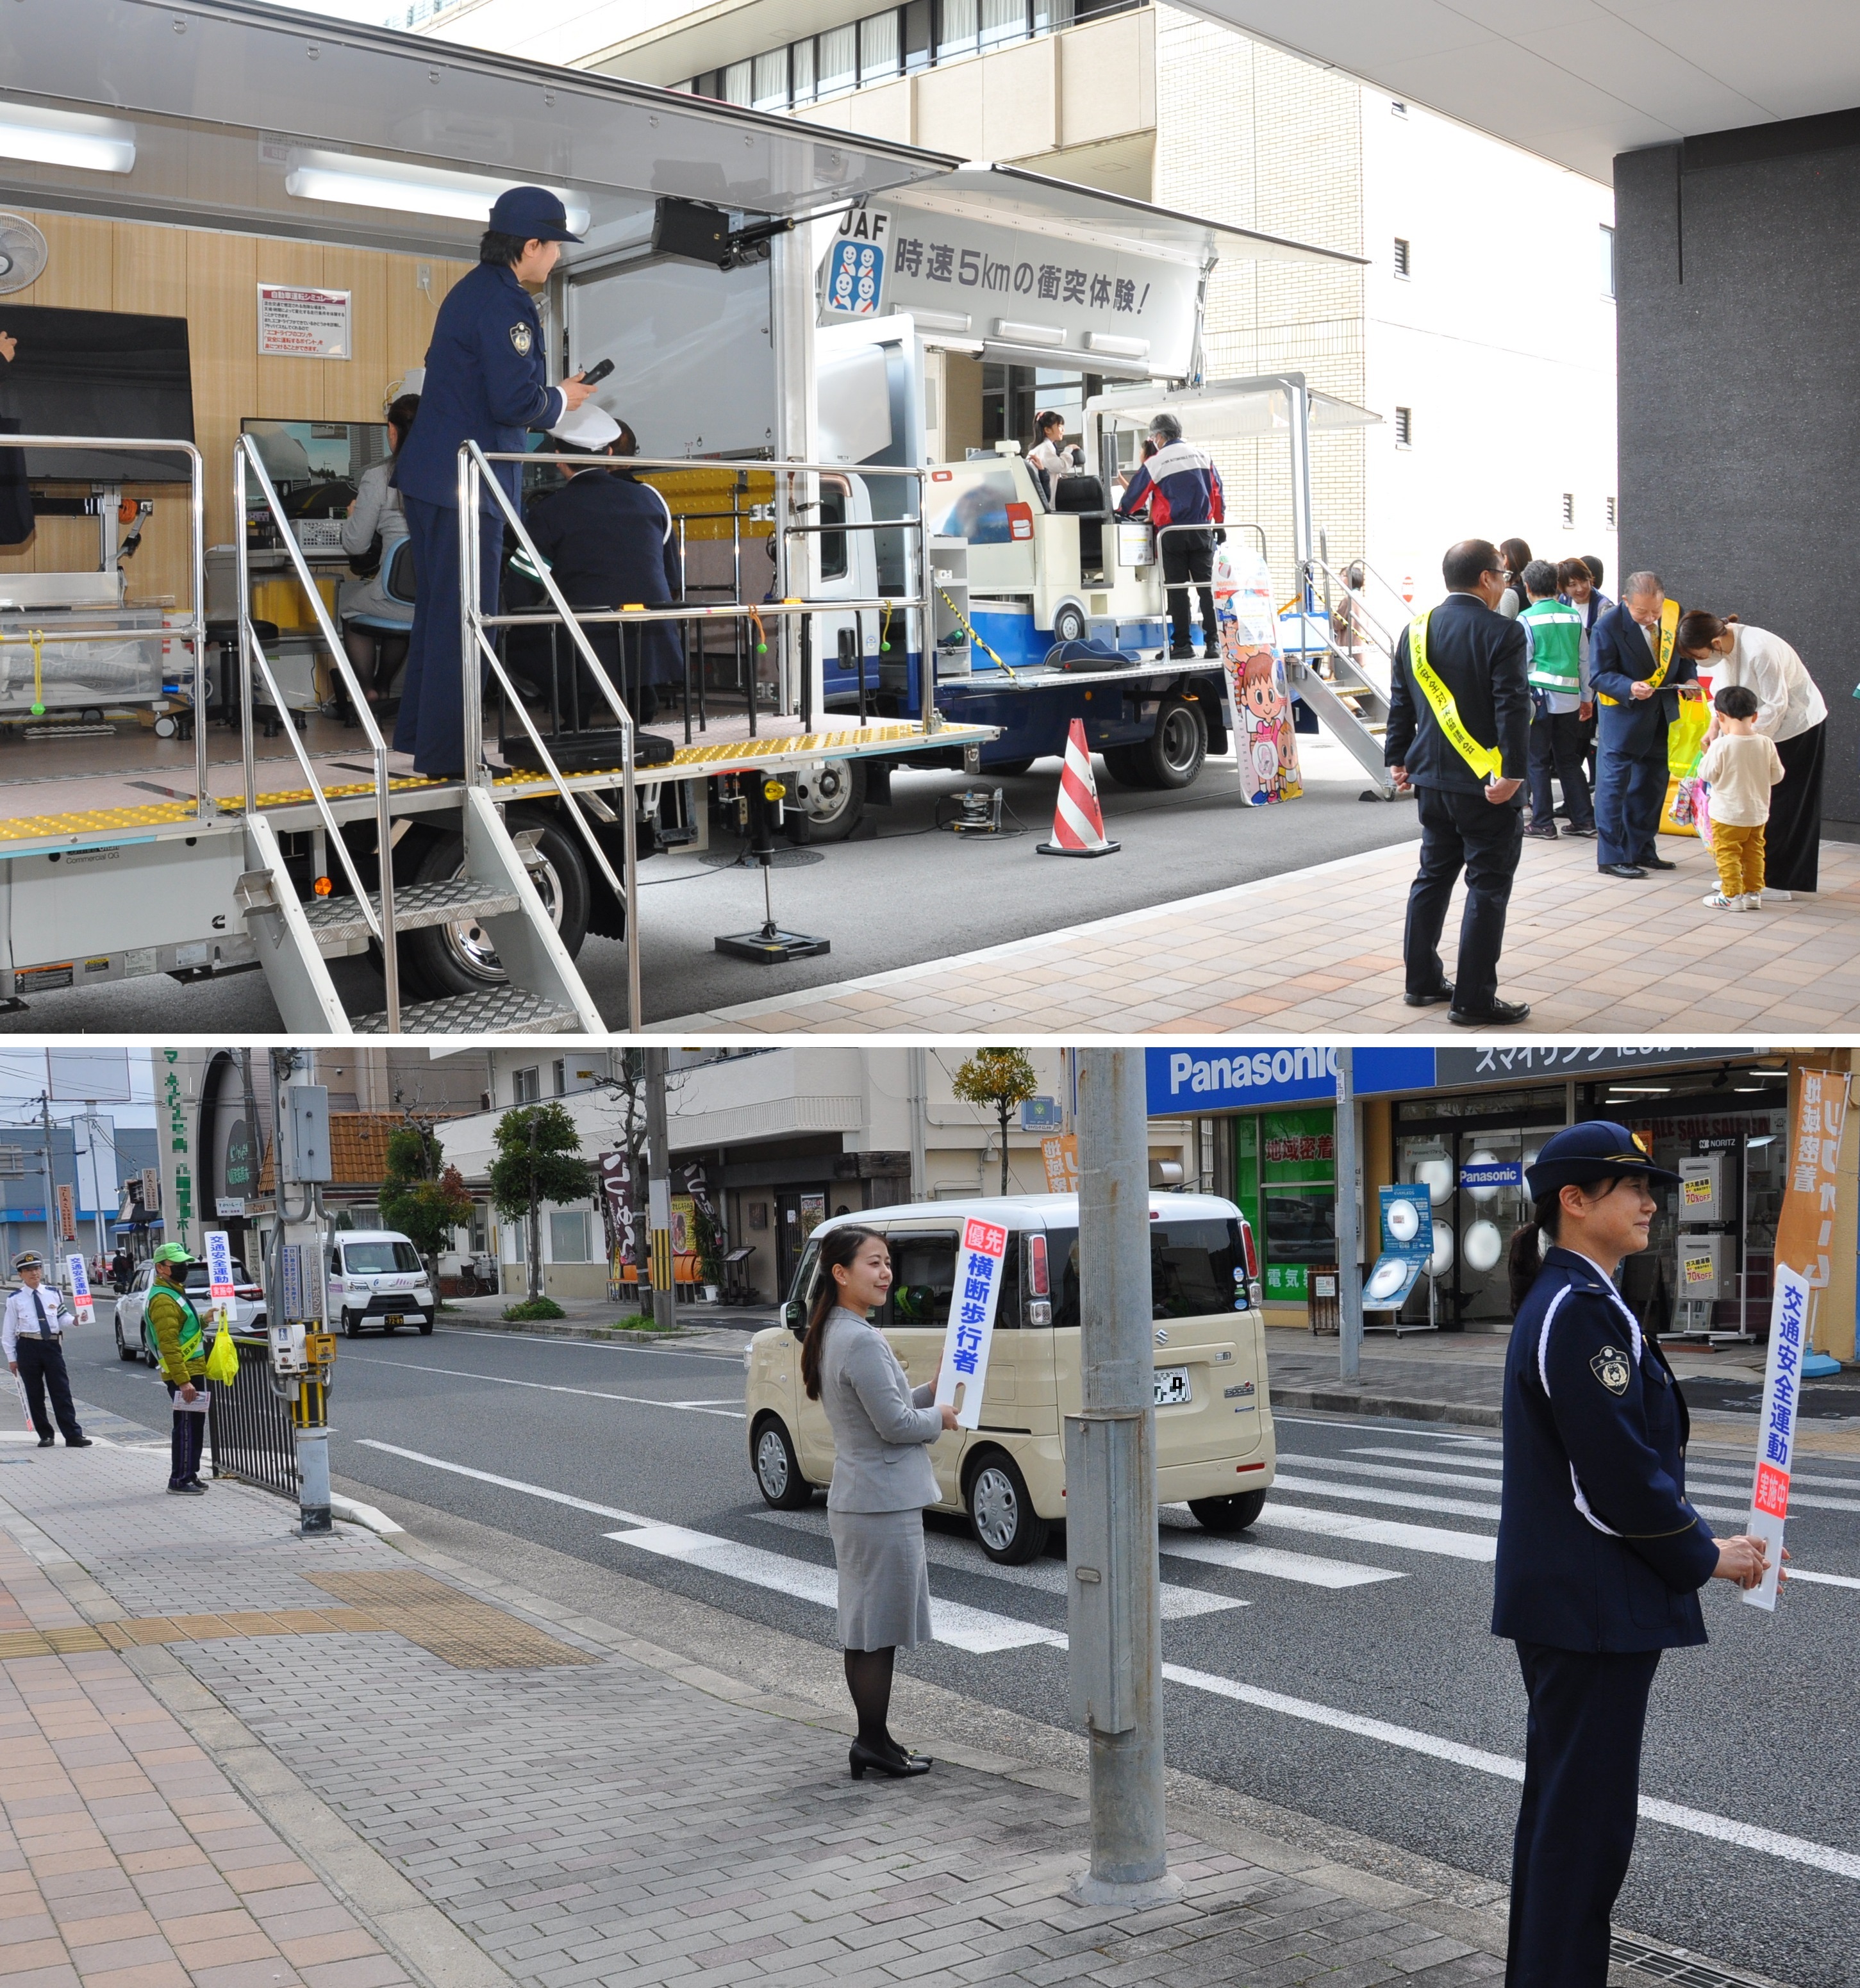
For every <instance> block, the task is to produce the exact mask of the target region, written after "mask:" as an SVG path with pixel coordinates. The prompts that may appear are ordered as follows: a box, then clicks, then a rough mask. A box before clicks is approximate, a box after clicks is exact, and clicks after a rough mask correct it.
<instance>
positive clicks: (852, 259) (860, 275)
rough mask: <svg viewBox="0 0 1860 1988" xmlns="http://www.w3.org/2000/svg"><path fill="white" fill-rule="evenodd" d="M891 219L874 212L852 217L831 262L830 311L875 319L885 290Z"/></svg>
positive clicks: (843, 227)
mask: <svg viewBox="0 0 1860 1988" xmlns="http://www.w3.org/2000/svg"><path fill="white" fill-rule="evenodd" d="M890 226H891V216H890V215H887V214H879V213H875V212H874V211H872V210H871V209H870V208H866V209H864V210H861V211H859V212H857V213H854V214H849V215H847V217H846V218H845V220H844V221H842V222H841V223H840V236H839V239H838V240H837V241H836V242H834V245H833V252H832V253H831V254H830V255H829V256H828V257H827V309H829V310H830V311H837V312H838V313H840V314H841V315H842V316H848V317H871V316H875V315H876V314H877V312H878V300H879V298H880V296H881V295H882V294H883V292H884V240H885V235H886V234H887V232H888V230H889V228H890Z"/></svg>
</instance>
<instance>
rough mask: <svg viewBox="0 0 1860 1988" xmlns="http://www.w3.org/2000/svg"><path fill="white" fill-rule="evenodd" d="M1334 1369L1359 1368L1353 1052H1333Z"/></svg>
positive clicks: (1350, 1373) (1352, 1374) (1350, 1374)
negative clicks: (1335, 1211)
mask: <svg viewBox="0 0 1860 1988" xmlns="http://www.w3.org/2000/svg"><path fill="white" fill-rule="evenodd" d="M1333 1143H1334V1146H1335V1148H1336V1154H1337V1161H1336V1165H1337V1224H1336V1226H1337V1371H1338V1374H1339V1375H1340V1376H1341V1378H1343V1379H1344V1380H1346V1381H1354V1380H1355V1379H1356V1378H1358V1375H1359V1374H1361V1372H1362V1367H1363V1264H1362V1255H1363V1252H1362V1211H1363V1203H1362V1197H1361V1195H1360V1194H1358V1192H1357V1185H1356V1052H1355V1051H1354V1050H1338V1052H1337V1137H1336V1138H1335V1140H1334V1142H1333Z"/></svg>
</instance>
